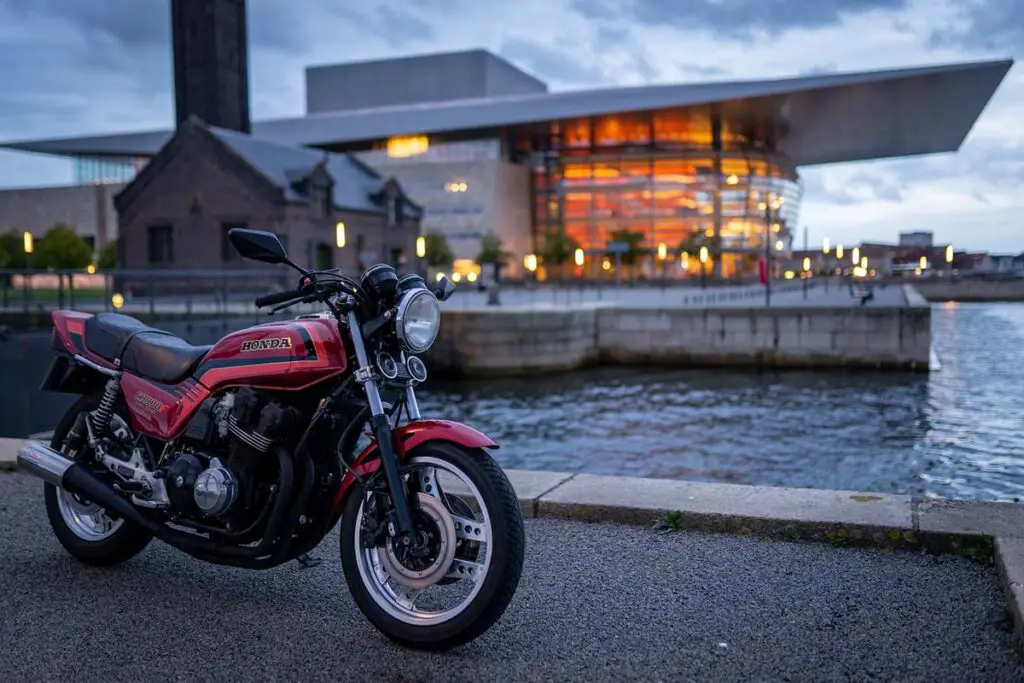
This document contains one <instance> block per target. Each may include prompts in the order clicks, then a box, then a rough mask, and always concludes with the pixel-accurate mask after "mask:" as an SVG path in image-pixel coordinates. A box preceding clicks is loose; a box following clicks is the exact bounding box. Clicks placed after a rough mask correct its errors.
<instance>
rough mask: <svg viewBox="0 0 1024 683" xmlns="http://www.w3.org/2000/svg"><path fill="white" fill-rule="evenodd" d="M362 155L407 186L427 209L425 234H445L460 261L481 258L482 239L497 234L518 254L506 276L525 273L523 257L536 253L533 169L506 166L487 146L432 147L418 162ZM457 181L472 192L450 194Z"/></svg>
mask: <svg viewBox="0 0 1024 683" xmlns="http://www.w3.org/2000/svg"><path fill="white" fill-rule="evenodd" d="M431 153H433V154H435V155H436V156H432V157H431V156H428V155H430V154H431ZM357 156H358V157H359V158H360V159H361V160H363V161H364V162H366V163H367V164H369V165H370V166H371V167H373V168H374V169H375V170H377V172H379V173H381V174H382V175H388V176H394V177H395V178H396V179H397V180H398V182H399V183H401V185H402V187H403V188H404V189H405V191H406V192H407V193H408V194H409V196H410V197H412V199H413V200H414V201H416V202H417V203H418V204H420V205H421V206H423V208H424V216H423V220H422V229H423V231H424V232H438V233H440V234H442V235H444V236H445V238H446V239H447V241H448V246H449V247H451V250H452V253H453V254H454V256H455V258H469V259H475V258H476V257H477V255H478V254H479V252H480V240H481V238H482V237H483V236H484V235H485V234H486V233H487V232H489V231H494V232H495V233H497V234H498V235H499V236H500V237H501V239H502V241H503V243H504V248H505V250H506V251H510V252H512V253H513V254H514V255H515V256H514V258H513V259H512V261H511V262H510V263H509V265H508V267H507V268H506V270H505V271H504V272H505V273H506V274H507V275H512V276H515V275H516V274H518V273H520V272H521V271H522V258H523V255H525V254H527V253H529V252H530V251H531V250H532V248H533V247H532V239H531V229H530V170H529V168H528V167H525V166H518V165H515V164H511V163H508V162H506V161H503V160H502V159H501V158H500V156H499V155H498V154H497V150H496V149H491V148H489V147H484V146H480V147H473V146H459V145H451V146H450V149H448V150H447V151H445V149H444V148H442V149H433V148H432V149H431V152H428V153H427V155H423V156H422V157H413V158H412V159H389V158H388V157H387V156H386V155H384V154H383V153H379V152H369V153H363V154H359V155H357ZM453 182H454V183H462V182H464V183H466V191H465V192H450V191H449V190H448V189H447V187H448V186H449V184H451V183H453ZM486 272H487V274H488V275H489V274H490V270H489V269H487V271H486Z"/></svg>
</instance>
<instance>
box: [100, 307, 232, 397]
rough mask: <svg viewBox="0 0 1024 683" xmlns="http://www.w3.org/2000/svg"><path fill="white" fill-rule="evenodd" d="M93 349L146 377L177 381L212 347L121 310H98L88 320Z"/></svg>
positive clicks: (162, 380)
mask: <svg viewBox="0 0 1024 683" xmlns="http://www.w3.org/2000/svg"><path fill="white" fill-rule="evenodd" d="M85 343H86V346H88V347H89V350H90V351H92V352H93V353H95V354H96V355H97V356H99V357H100V358H103V359H105V360H109V361H111V362H116V361H120V366H121V369H122V370H124V371H125V372H130V373H132V374H135V375H139V376H140V377H145V378H146V379H151V380H153V381H155V382H162V383H165V384H177V383H178V382H181V381H182V380H184V379H185V378H186V377H188V376H189V374H191V372H192V370H193V369H194V368H195V366H196V365H197V364H198V363H199V361H201V360H202V359H203V358H204V357H205V356H206V354H207V353H209V351H210V349H211V348H213V347H212V346H192V345H191V344H189V343H188V342H187V341H185V340H184V339H182V338H181V337H176V336H175V335H173V334H171V333H170V332H166V331H164V330H160V329H157V328H155V327H149V326H148V325H146V324H145V323H143V322H142V321H141V320H138V319H137V318H133V317H131V316H129V315H122V314H121V313H97V314H96V315H94V316H92V317H91V318H89V319H88V320H86V321H85Z"/></svg>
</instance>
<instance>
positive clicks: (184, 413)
mask: <svg viewBox="0 0 1024 683" xmlns="http://www.w3.org/2000/svg"><path fill="white" fill-rule="evenodd" d="M229 237H230V240H231V243H232V245H234V247H235V249H236V250H237V251H238V252H239V253H240V254H241V255H242V256H243V257H245V258H249V259H254V260H256V261H262V262H265V263H274V264H279V263H283V264H287V265H289V266H291V267H292V268H295V269H296V270H298V271H299V272H300V273H301V275H300V277H299V281H298V285H297V286H296V288H295V289H294V290H291V291H287V292H280V293H275V294H270V295H267V296H261V297H259V298H258V299H257V300H256V305H257V306H258V307H266V306H273V307H274V308H273V309H272V311H271V313H273V312H276V311H278V310H281V309H283V308H286V307H288V306H292V305H295V304H298V303H314V302H320V303H322V304H324V305H325V306H326V310H325V311H323V312H322V313H317V314H311V315H300V316H299V317H297V318H295V319H292V320H286V321H278V322H270V323H267V324H263V325H256V326H254V327H250V328H248V329H244V330H241V331H239V332H235V333H232V334H229V335H227V336H226V337H224V338H223V339H221V340H220V341H218V342H217V343H216V344H214V345H213V346H192V345H190V344H188V343H187V342H185V341H184V340H182V339H180V338H178V337H176V336H173V335H171V334H169V333H167V332H164V331H161V330H158V329H154V328H151V327H147V326H146V325H144V324H143V323H141V322H140V321H138V320H136V319H135V318H131V317H129V316H126V315H121V314H117V313H99V314H96V315H91V314H84V313H78V312H73V311H56V312H54V313H53V324H54V329H53V333H52V337H51V340H52V341H51V345H52V346H53V348H54V349H55V350H56V352H57V355H56V357H55V358H54V360H53V362H52V364H51V367H50V369H49V371H48V372H47V375H46V377H45V379H44V380H43V383H42V388H43V389H44V390H49V391H58V392H66V393H72V394H78V395H81V398H80V399H79V400H78V401H77V402H76V403H75V405H74V406H73V407H72V408H71V409H70V410H69V411H68V413H67V414H66V415H65V416H64V417H63V419H62V420H61V421H60V423H59V425H58V426H57V428H56V430H55V432H54V434H53V438H52V441H51V443H50V445H49V446H46V445H45V444H43V443H40V442H35V441H30V442H28V443H27V444H26V445H25V446H24V447H22V448H21V449H20V451H19V452H18V464H19V465H20V467H21V468H22V469H23V470H24V471H27V472H29V473H31V474H33V475H35V476H37V477H39V478H41V479H42V480H43V481H44V482H45V484H44V489H45V491H44V493H45V503H46V513H47V516H48V517H49V520H50V525H51V526H52V528H53V531H54V533H55V534H56V536H57V538H58V540H59V541H60V543H61V544H62V545H63V546H64V548H65V549H66V550H67V551H68V552H69V553H70V554H71V555H73V556H74V557H76V558H78V559H79V560H81V561H83V562H87V563H89V564H92V565H99V566H110V565H114V564H117V563H119V562H123V561H125V560H127V559H129V558H131V557H133V556H134V555H136V554H137V553H139V552H140V551H141V550H142V549H143V548H145V547H146V545H147V544H148V543H149V542H150V541H151V540H152V539H153V538H154V537H155V538H157V539H160V540H161V541H164V542H165V543H167V544H169V545H171V546H173V547H175V548H177V549H178V550H181V551H183V552H185V553H188V554H189V555H191V556H193V557H195V558H197V559H199V560H203V561H206V562H210V563H214V564H222V565H232V566H236V567H245V568H249V569H269V568H271V567H277V566H279V565H281V564H283V563H285V562H288V561H290V560H297V561H298V562H299V563H300V564H301V565H303V566H310V565H313V564H316V563H317V560H315V559H314V558H312V557H311V556H310V555H309V553H310V551H312V550H313V549H314V548H316V547H317V546H318V545H319V544H320V542H321V541H322V540H323V539H324V537H325V536H326V535H327V534H328V533H329V532H330V531H331V530H332V529H333V528H334V526H335V525H336V524H337V523H338V522H339V521H341V527H340V533H339V536H340V540H341V562H342V566H343V568H344V573H345V580H346V582H347V584H348V587H349V590H350V592H351V594H352V597H353V598H354V600H355V602H356V604H357V605H358V606H359V609H360V610H362V612H363V614H365V615H366V617H367V618H368V619H369V621H370V622H371V623H373V625H374V626H375V627H376V628H377V629H379V630H380V631H381V632H383V633H384V634H385V635H387V636H388V637H390V638H391V639H393V640H395V641H397V642H399V643H402V644H404V645H408V646H412V647H419V648H426V649H445V648H449V647H453V646H456V645H459V644H462V643H465V642H467V641H470V640H472V639H473V638H475V637H477V636H479V635H480V634H481V633H483V632H484V631H486V630H487V629H488V628H490V627H491V625H493V624H494V623H495V621H497V620H498V619H499V618H500V617H501V615H502V614H503V613H504V611H505V609H506V607H507V606H508V604H509V602H510V600H511V599H512V595H513V594H514V593H515V590H516V588H517V586H518V583H519V577H520V574H521V572H522V567H523V553H524V550H525V538H524V529H523V518H522V513H521V512H520V508H519V502H518V500H517V498H516V494H515V492H514V491H513V489H512V486H511V485H510V484H509V481H508V479H507V477H506V476H505V473H504V472H503V471H502V470H501V468H500V467H499V466H498V464H497V463H496V462H495V461H494V459H493V458H492V457H491V456H490V455H489V453H488V452H487V449H492V448H497V444H496V443H495V442H494V441H492V440H491V439H490V438H488V437H487V436H486V435H484V434H482V433H480V432H478V431H477V430H475V429H472V428H471V427H468V426H466V425H463V424H459V423H456V422H448V421H444V420H428V419H423V418H422V417H421V416H420V411H419V407H418V405H417V403H416V394H415V389H414V388H415V386H416V385H418V384H420V383H422V382H423V381H424V380H425V379H426V378H427V369H426V366H425V365H424V363H423V361H422V360H421V359H420V358H419V357H418V355H417V354H422V353H424V352H425V351H427V349H429V348H430V346H431V345H432V344H433V343H434V341H435V340H436V338H437V334H438V330H439V327H440V323H441V311H440V304H439V300H440V301H444V300H446V299H448V298H449V297H450V296H451V295H452V293H453V292H454V290H455V285H454V284H453V283H451V282H450V281H448V280H446V279H443V278H442V279H441V281H440V282H438V283H437V284H436V285H435V286H434V288H433V289H431V288H430V287H428V286H427V284H426V283H425V282H424V280H423V278H421V277H420V276H418V275H405V276H403V277H399V276H398V275H397V273H396V272H395V269H394V268H392V267H391V266H389V265H385V264H378V265H375V266H373V267H371V268H370V269H368V270H367V271H366V272H365V273H364V274H363V275H362V276H361V277H360V279H359V281H358V282H356V281H355V280H353V279H351V278H348V277H345V276H344V275H342V274H341V273H340V272H338V271H336V270H328V271H307V270H305V269H303V268H300V267H299V266H297V265H296V264H294V263H293V262H292V261H290V260H289V259H288V256H287V254H286V253H285V249H284V247H283V246H282V245H281V242H280V241H279V240H278V239H277V237H276V236H275V235H273V234H272V233H268V232H262V231H257V230H241V229H235V230H232V231H231V232H230V235H229ZM403 410H404V412H405V415H406V417H407V421H405V422H404V423H401V422H400V417H401V413H402V411H403ZM367 425H368V427H369V429H368V430H367ZM361 441H365V444H363V445H362V447H360V446H361V444H360V442H361Z"/></svg>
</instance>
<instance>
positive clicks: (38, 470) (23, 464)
mask: <svg viewBox="0 0 1024 683" xmlns="http://www.w3.org/2000/svg"><path fill="white" fill-rule="evenodd" d="M74 464H75V463H74V461H73V460H71V459H69V458H67V457H65V456H64V455H63V454H61V453H58V452H57V451H55V450H53V449H52V448H50V447H49V446H47V445H46V444H44V443H42V442H41V441H27V442H25V445H24V446H22V447H21V448H19V449H18V467H19V468H20V469H22V470H24V471H25V472H27V473H29V474H31V475H32V476H34V477H39V478H40V479H42V480H43V481H45V482H46V483H47V484H52V485H54V486H56V487H57V488H63V484H62V482H63V480H64V473H65V472H67V471H68V468H69V467H71V466H72V465H74Z"/></svg>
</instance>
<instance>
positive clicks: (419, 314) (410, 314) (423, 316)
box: [395, 289, 441, 353]
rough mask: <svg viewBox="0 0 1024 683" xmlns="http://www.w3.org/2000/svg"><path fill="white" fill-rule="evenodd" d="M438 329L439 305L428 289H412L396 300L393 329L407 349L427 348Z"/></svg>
mask: <svg viewBox="0 0 1024 683" xmlns="http://www.w3.org/2000/svg"><path fill="white" fill-rule="evenodd" d="M440 330H441V305H440V304H439V303H438V302H437V298H436V297H435V296H434V295H433V294H432V293H431V292H430V291H429V290H426V289H414V290H412V291H410V292H408V293H407V294H405V295H404V296H403V297H402V300H401V301H399V302H398V314H397V315H396V316H395V331H396V332H397V334H398V340H399V341H400V342H402V345H403V346H405V348H407V349H408V350H409V351H412V352H413V353H423V352H424V351H426V350H427V349H429V348H430V345H431V344H433V343H434V340H436V339H437V333H438V332H439V331H440Z"/></svg>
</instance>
